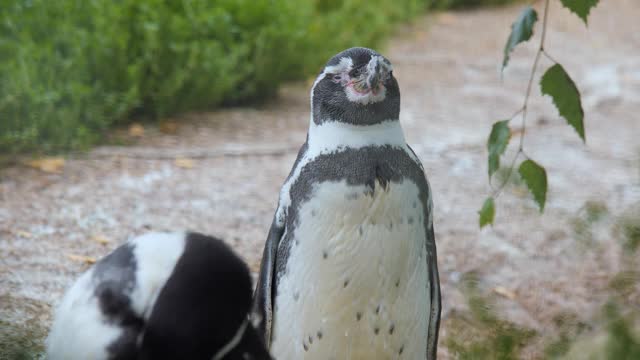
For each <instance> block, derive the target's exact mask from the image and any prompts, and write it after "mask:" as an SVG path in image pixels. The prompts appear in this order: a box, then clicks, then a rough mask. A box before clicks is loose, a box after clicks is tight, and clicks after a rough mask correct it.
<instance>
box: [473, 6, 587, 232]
mask: <svg viewBox="0 0 640 360" xmlns="http://www.w3.org/2000/svg"><path fill="white" fill-rule="evenodd" d="M598 1H599V0H560V2H561V3H562V4H563V5H564V6H565V7H566V8H568V9H569V10H570V11H571V12H573V13H574V14H576V15H577V16H578V17H580V18H581V19H582V21H584V23H585V25H587V17H588V16H589V12H590V11H591V8H592V7H594V6H595V5H597V3H598ZM543 11H544V13H543V17H542V34H541V36H540V43H539V45H538V49H537V51H536V55H535V58H534V60H533V65H532V66H531V72H530V75H529V82H528V84H527V88H526V92H525V95H524V101H523V104H522V106H521V107H520V108H519V109H518V110H517V111H516V112H515V113H514V114H513V115H512V116H511V117H510V118H508V119H506V120H500V121H497V122H495V123H494V124H493V126H492V128H491V133H490V134H489V139H488V141H487V150H488V152H489V157H488V173H489V185H490V186H491V190H492V191H491V195H490V196H489V197H488V198H487V199H486V200H485V201H484V204H483V206H482V208H481V209H480V211H479V212H478V213H479V224H480V227H483V226H485V225H487V224H493V220H494V218H495V199H497V198H498V196H500V194H501V192H502V190H504V188H505V187H506V185H507V184H508V182H509V180H510V179H511V176H512V175H513V170H514V169H515V166H516V163H517V162H518V160H519V159H520V158H521V157H523V158H524V160H523V161H522V162H521V163H520V165H519V166H518V173H519V174H520V176H521V177H522V179H523V180H524V182H525V184H526V185H527V188H528V189H529V191H530V192H531V194H532V195H533V199H534V200H535V202H536V203H537V204H538V208H539V209H540V212H543V211H544V206H545V202H546V198H547V172H546V170H545V168H544V167H543V166H542V165H540V164H539V163H537V162H536V161H534V160H533V159H531V158H530V157H529V156H528V155H527V154H526V152H525V151H524V137H525V135H526V124H527V110H528V104H529V97H530V95H531V89H532V87H533V82H534V78H535V75H536V72H537V69H538V64H539V62H540V58H541V57H542V55H544V56H545V57H546V58H547V59H548V60H549V61H551V62H552V63H553V65H552V66H550V67H549V68H548V69H547V70H546V71H545V73H544V74H543V75H542V78H541V80H540V90H541V92H542V94H543V95H549V96H551V99H552V100H553V103H554V104H555V106H556V108H557V109H558V112H559V113H560V116H562V117H563V118H564V119H565V120H566V121H567V123H568V124H569V125H570V126H572V127H573V128H574V129H575V130H576V132H577V133H578V135H579V136H580V138H581V139H582V141H583V142H586V137H585V131H584V111H583V109H582V102H581V99H580V92H579V91H578V88H577V87H576V85H575V83H574V81H573V80H572V79H571V77H570V76H569V74H567V72H566V71H565V70H564V68H563V67H562V65H560V63H558V61H556V60H555V59H554V58H553V57H552V56H551V55H550V54H549V53H548V51H547V50H546V48H545V39H546V35H547V21H548V18H549V0H545V2H544V10H543ZM537 21H538V13H537V12H536V10H534V9H533V8H532V7H531V6H527V7H526V8H525V9H524V10H522V12H521V13H520V15H519V16H518V18H517V19H516V21H515V22H514V23H513V24H512V25H511V33H510V35H509V38H508V39H507V43H506V45H505V48H504V58H503V61H502V70H503V71H504V68H505V67H506V66H507V65H508V63H509V55H510V54H511V52H512V51H513V49H514V48H515V47H516V46H517V45H518V44H520V43H523V42H526V41H528V40H529V39H531V37H532V36H533V28H534V25H535V23H536V22H537ZM518 116H520V117H521V129H520V134H519V136H520V139H519V142H518V149H517V151H516V153H515V154H514V155H513V158H512V159H511V162H510V163H509V167H508V168H507V169H508V171H507V176H506V177H505V178H504V179H503V181H502V182H501V183H500V184H498V185H497V186H494V184H493V183H492V181H491V180H492V176H493V174H494V173H495V172H496V171H497V170H498V169H499V168H500V157H501V156H502V155H503V154H504V153H505V151H506V149H507V147H508V145H509V141H510V140H511V136H512V134H513V132H512V130H511V128H510V127H509V123H510V122H511V121H512V120H514V119H516V118H517V117H518Z"/></svg>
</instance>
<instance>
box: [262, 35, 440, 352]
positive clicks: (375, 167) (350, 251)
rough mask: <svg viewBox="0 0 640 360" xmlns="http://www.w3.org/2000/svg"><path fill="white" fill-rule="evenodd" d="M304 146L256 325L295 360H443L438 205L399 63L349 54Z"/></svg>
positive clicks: (267, 262) (319, 81)
mask: <svg viewBox="0 0 640 360" xmlns="http://www.w3.org/2000/svg"><path fill="white" fill-rule="evenodd" d="M310 95H311V119H310V124H309V130H308V133H307V139H306V142H305V143H304V144H303V145H302V147H301V149H300V151H299V153H298V157H297V159H296V160H295V163H294V165H293V168H292V170H291V172H290V174H289V176H288V177H287V179H286V180H285V182H284V185H283V186H282V188H281V191H280V197H279V202H278V207H277V210H276V212H275V215H274V217H273V222H272V225H271V229H270V231H269V234H268V237H267V240H266V243H265V247H264V254H263V259H262V263H261V268H260V274H259V278H258V284H257V288H256V291H255V297H254V308H253V310H252V315H251V319H252V322H253V323H254V325H255V326H256V327H257V328H258V331H259V332H260V334H261V335H262V336H263V338H264V341H265V344H267V346H268V347H269V349H270V352H271V355H272V356H274V357H275V358H276V359H279V360H288V359H323V360H327V359H412V360H413V359H435V358H436V348H437V342H438V329H439V323H440V308H441V305H440V301H441V297H440V283H439V277H438V265H437V259H436V244H435V240H434V230H433V202H432V194H431V190H430V187H429V182H428V181H427V178H426V176H425V173H424V169H423V167H422V164H421V162H420V160H419V159H418V157H417V156H416V154H415V153H414V152H413V150H412V149H411V148H410V147H409V146H408V145H407V143H406V141H405V138H404V134H403V131H402V128H401V126H400V122H399V113H400V91H399V87H398V83H397V81H396V79H395V77H394V76H393V67H392V65H391V62H389V60H387V59H386V58H385V57H384V56H382V55H380V54H379V53H377V52H376V51H374V50H371V49H367V48H351V49H348V50H345V51H343V52H341V53H339V54H337V55H335V56H334V57H333V58H331V59H330V60H329V62H328V63H327V64H326V66H325V67H324V69H323V70H322V72H321V73H320V75H318V77H317V78H316V80H315V82H314V84H313V86H312V88H311V94H310Z"/></svg>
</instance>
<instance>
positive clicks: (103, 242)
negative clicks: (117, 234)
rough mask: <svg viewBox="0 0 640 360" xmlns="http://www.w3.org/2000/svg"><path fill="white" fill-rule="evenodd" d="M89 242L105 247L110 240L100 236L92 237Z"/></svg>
mask: <svg viewBox="0 0 640 360" xmlns="http://www.w3.org/2000/svg"><path fill="white" fill-rule="evenodd" d="M91 240H93V241H95V242H97V243H98V244H100V245H107V244H108V243H110V242H111V240H109V239H107V238H106V237H104V236H102V235H94V236H93V237H92V238H91Z"/></svg>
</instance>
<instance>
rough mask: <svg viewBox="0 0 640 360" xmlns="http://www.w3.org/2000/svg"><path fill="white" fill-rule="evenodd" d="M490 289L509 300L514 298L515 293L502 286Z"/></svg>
mask: <svg viewBox="0 0 640 360" xmlns="http://www.w3.org/2000/svg"><path fill="white" fill-rule="evenodd" d="M492 291H493V292H494V293H496V294H498V295H500V296H504V297H506V298H507V299H509V300H513V299H515V298H516V293H514V292H513V291H511V290H509V289H507V288H506V287H504V286H496V287H494V288H493V289H492Z"/></svg>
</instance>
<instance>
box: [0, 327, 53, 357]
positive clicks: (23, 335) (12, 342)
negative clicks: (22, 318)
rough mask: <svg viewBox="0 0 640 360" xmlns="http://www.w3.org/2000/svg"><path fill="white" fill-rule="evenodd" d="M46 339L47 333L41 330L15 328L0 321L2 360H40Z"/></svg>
mask: <svg viewBox="0 0 640 360" xmlns="http://www.w3.org/2000/svg"><path fill="white" fill-rule="evenodd" d="M44 338H45V331H44V330H43V329H41V328H27V327H15V326H13V325H12V324H10V323H8V322H5V321H0V359H10V360H32V359H40V358H41V356H42V354H43V353H44V343H43V339H44Z"/></svg>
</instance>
